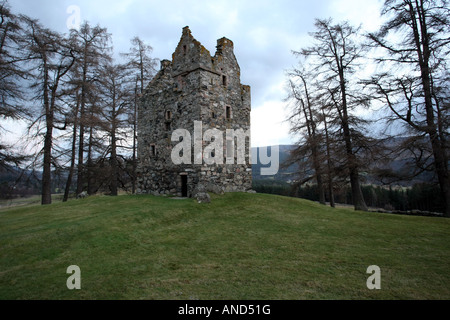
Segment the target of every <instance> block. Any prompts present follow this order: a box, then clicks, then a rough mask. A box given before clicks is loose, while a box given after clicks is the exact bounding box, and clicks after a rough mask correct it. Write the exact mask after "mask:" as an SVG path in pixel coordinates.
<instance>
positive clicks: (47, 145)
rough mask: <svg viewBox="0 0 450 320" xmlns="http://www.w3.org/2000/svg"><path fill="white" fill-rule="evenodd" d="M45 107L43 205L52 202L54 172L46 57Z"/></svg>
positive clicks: (51, 117)
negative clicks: (52, 168) (52, 171)
mask: <svg viewBox="0 0 450 320" xmlns="http://www.w3.org/2000/svg"><path fill="white" fill-rule="evenodd" d="M43 73H44V83H43V86H44V96H43V98H44V99H43V102H44V109H45V121H46V128H47V131H46V133H45V138H44V148H43V151H44V166H43V171H42V199H41V203H42V204H43V205H46V204H51V203H52V173H51V165H52V136H53V114H52V109H51V106H50V101H49V92H48V91H49V90H48V82H49V75H48V66H47V61H46V58H45V57H44V66H43Z"/></svg>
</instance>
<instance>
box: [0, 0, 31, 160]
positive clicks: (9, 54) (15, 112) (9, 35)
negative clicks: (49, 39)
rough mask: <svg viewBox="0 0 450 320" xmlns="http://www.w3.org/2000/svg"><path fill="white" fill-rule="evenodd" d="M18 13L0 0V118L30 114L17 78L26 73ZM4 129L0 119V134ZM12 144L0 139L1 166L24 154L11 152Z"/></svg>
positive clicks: (19, 79)
mask: <svg viewBox="0 0 450 320" xmlns="http://www.w3.org/2000/svg"><path fill="white" fill-rule="evenodd" d="M22 35H23V30H22V26H21V19H20V17H18V16H16V15H14V14H13V13H12V12H11V10H10V8H9V6H8V3H7V2H6V1H1V2H0V118H2V119H11V120H21V119H24V118H26V117H27V116H29V113H28V110H27V109H26V108H25V106H24V104H23V97H24V92H23V90H22V86H21V85H20V81H23V79H24V78H25V77H26V75H27V73H26V70H25V69H24V68H23V65H22V64H21V62H22V58H23V57H21V56H20V55H19V54H18V52H19V49H20V48H21V44H22V41H23V37H22ZM4 131H6V129H5V128H4V126H2V124H1V123H0V135H1V134H2V133H3V132H4ZM11 149H12V147H11V146H9V145H7V144H5V143H3V142H0V167H3V168H8V166H9V165H15V166H17V165H19V164H20V163H21V162H22V161H24V160H25V158H26V157H25V156H24V155H18V154H16V153H14V152H13V151H12V150H11Z"/></svg>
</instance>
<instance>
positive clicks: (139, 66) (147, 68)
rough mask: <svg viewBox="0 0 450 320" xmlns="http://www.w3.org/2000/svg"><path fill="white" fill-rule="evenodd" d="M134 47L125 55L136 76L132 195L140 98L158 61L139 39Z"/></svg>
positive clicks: (133, 43) (135, 166)
mask: <svg viewBox="0 0 450 320" xmlns="http://www.w3.org/2000/svg"><path fill="white" fill-rule="evenodd" d="M131 45H132V47H131V48H130V51H129V52H128V53H124V54H123V56H125V57H126V58H127V60H128V68H130V70H132V72H133V73H134V74H135V83H134V99H133V101H134V104H133V108H132V110H131V113H130V117H129V119H130V123H131V125H132V126H133V146H132V174H131V175H132V177H131V178H132V193H135V192H136V168H137V159H136V153H137V117H138V114H137V110H138V101H139V98H140V96H142V94H143V93H144V89H145V86H146V85H147V84H148V82H149V81H150V80H151V79H152V78H153V76H154V75H155V72H156V63H157V59H154V58H152V57H151V53H152V51H153V48H152V47H151V46H150V45H147V44H145V43H144V42H143V41H142V40H141V39H140V38H139V37H134V38H133V39H132V40H131Z"/></svg>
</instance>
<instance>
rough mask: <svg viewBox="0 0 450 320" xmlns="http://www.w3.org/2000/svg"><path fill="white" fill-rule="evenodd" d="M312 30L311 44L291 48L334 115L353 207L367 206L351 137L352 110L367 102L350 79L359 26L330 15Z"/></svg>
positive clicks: (359, 50) (356, 120)
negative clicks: (314, 80) (303, 63)
mask: <svg viewBox="0 0 450 320" xmlns="http://www.w3.org/2000/svg"><path fill="white" fill-rule="evenodd" d="M315 27H316V31H315V32H313V33H311V35H312V37H313V39H314V41H315V42H314V45H313V46H311V47H309V48H305V49H302V50H301V51H299V52H294V54H296V55H297V56H299V57H300V58H303V59H305V63H308V64H309V65H310V69H311V71H310V72H311V73H313V74H315V75H316V78H317V79H318V81H317V83H318V87H316V88H315V89H316V90H320V91H321V92H322V98H321V99H322V100H323V102H322V103H323V106H329V107H330V108H331V109H330V110H331V111H333V114H334V117H336V119H338V123H339V126H340V130H341V132H342V141H343V144H344V149H345V157H346V161H345V164H346V168H347V170H348V174H349V179H350V184H351V189H352V200H353V204H354V207H355V209H356V210H364V211H366V210H367V206H366V203H365V201H364V197H363V194H362V191H361V184H360V163H359V161H358V157H357V154H356V149H357V148H356V146H355V141H354V140H355V137H356V134H357V133H358V126H359V125H360V122H361V121H362V120H361V119H359V118H358V117H356V116H355V114H354V113H352V111H353V110H354V109H355V108H357V107H361V106H364V105H367V101H366V99H365V97H363V96H361V95H360V94H359V93H358V92H357V90H356V88H354V87H352V85H354V84H355V82H354V81H352V77H354V74H355V71H356V69H357V67H358V61H359V60H360V59H361V58H362V53H363V47H362V45H360V44H359V42H358V37H359V29H357V28H354V27H352V26H351V25H349V24H348V23H347V22H344V23H341V24H333V22H332V20H331V19H328V20H320V19H317V20H316V23H315Z"/></svg>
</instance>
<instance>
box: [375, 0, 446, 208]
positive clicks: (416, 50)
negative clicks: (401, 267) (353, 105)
mask: <svg viewBox="0 0 450 320" xmlns="http://www.w3.org/2000/svg"><path fill="white" fill-rule="evenodd" d="M382 14H383V15H384V16H385V17H386V18H387V22H386V23H385V24H384V25H383V26H382V27H381V29H380V30H379V32H377V33H372V34H369V35H368V37H369V39H370V41H371V44H372V46H374V47H375V48H377V49H378V50H380V49H381V50H382V52H381V54H380V55H379V56H378V57H377V61H378V62H379V66H384V67H385V68H386V71H384V72H380V73H379V74H377V75H375V76H373V77H372V79H371V80H370V81H368V82H367V83H368V84H370V85H371V86H372V88H373V89H374V93H375V96H376V97H377V98H378V99H380V100H381V101H382V102H383V103H384V104H386V105H387V108H388V110H389V111H390V114H391V115H392V116H391V117H390V119H389V120H391V121H394V120H395V122H400V123H402V124H403V125H404V128H405V129H406V132H405V133H406V134H407V136H409V137H410V142H409V143H408V146H407V148H408V149H410V151H412V153H413V155H412V156H414V157H415V158H416V159H417V162H416V164H417V166H418V167H421V169H422V168H423V169H428V168H429V167H430V166H431V167H432V169H433V170H434V171H435V173H436V176H437V180H438V183H439V186H440V190H441V196H442V199H443V202H444V213H445V215H446V216H450V176H449V172H448V160H449V157H448V150H449V145H448V135H449V131H448V125H449V122H450V116H449V108H450V102H449V101H450V100H449V98H450V94H449V92H450V76H449V73H448V67H449V66H448V61H449V54H450V39H449V34H450V18H449V17H450V7H449V3H448V1H446V0H436V1H435V0H433V1H431V0H401V1H400V0H387V1H385V3H384V7H383V11H382ZM424 136H426V137H427V138H428V141H429V143H428V146H429V147H427V146H424V145H423V141H424V140H423V137H424ZM411 142H414V143H418V144H420V148H419V149H417V148H415V149H414V150H412V149H411V147H412V146H413V144H412V143H411ZM424 149H425V150H424ZM427 149H429V151H427ZM427 157H430V158H431V163H430V162H428V161H427V159H426V158H427Z"/></svg>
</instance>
